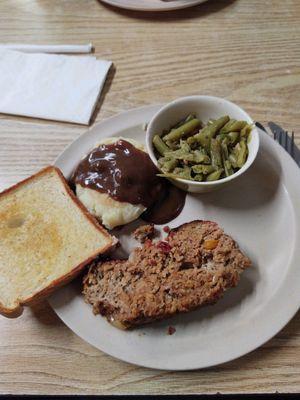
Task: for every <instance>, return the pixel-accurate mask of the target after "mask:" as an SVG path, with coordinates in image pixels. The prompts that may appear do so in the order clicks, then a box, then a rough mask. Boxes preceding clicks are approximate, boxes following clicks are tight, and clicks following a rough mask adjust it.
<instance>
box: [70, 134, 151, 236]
mask: <svg viewBox="0 0 300 400" xmlns="http://www.w3.org/2000/svg"><path fill="white" fill-rule="evenodd" d="M120 139H123V140H126V141H127V142H129V143H131V144H132V145H134V146H135V147H136V148H138V149H139V150H142V151H145V148H144V146H143V145H142V144H140V143H139V142H137V141H135V140H133V139H127V138H122V137H118V138H116V137H111V138H106V139H103V140H102V141H101V142H99V143H97V145H96V146H95V147H97V146H99V145H100V144H111V143H115V142H117V141H118V140H120ZM76 195H77V197H78V199H79V200H80V201H81V202H82V203H83V204H84V205H85V207H86V208H87V209H88V210H89V212H90V213H91V214H92V215H94V216H95V217H97V218H98V219H99V220H101V221H102V224H103V225H104V226H105V227H106V228H107V229H113V228H115V227H116V226H120V225H125V224H128V223H129V222H132V221H134V220H135V219H137V218H139V216H140V215H141V214H142V213H143V212H144V211H145V210H146V207H144V206H143V205H142V204H130V203H126V202H120V201H117V200H115V199H113V198H112V197H110V196H109V195H108V194H107V193H101V192H98V191H97V190H94V189H89V188H86V187H82V186H81V185H79V184H77V185H76Z"/></svg>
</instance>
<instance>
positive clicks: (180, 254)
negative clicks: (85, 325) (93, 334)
mask: <svg viewBox="0 0 300 400" xmlns="http://www.w3.org/2000/svg"><path fill="white" fill-rule="evenodd" d="M250 265H251V262H250V260H249V259H248V258H247V257H246V256H245V255H244V254H243V253H242V252H241V251H240V250H239V248H238V246H237V244H236V242H235V241H234V240H233V239H232V238H231V237H230V236H228V235H226V234H224V232H223V230H222V229H221V228H220V227H219V226H218V225H217V224H216V223H214V222H210V221H193V222H189V223H187V224H183V225H181V226H179V227H178V228H176V229H173V230H171V231H170V232H169V234H168V236H167V238H166V239H165V240H164V241H160V242H153V241H150V240H148V241H146V242H145V244H144V245H143V246H142V247H140V248H136V249H135V250H134V251H133V252H132V254H131V255H130V257H129V259H128V260H111V261H103V262H101V261H100V262H95V263H94V264H92V265H91V267H90V269H89V272H88V273H87V275H86V276H85V277H84V289H83V294H84V297H85V300H86V302H88V303H90V304H91V305H92V306H93V312H94V314H101V315H103V316H105V317H106V318H107V319H108V320H109V321H110V322H111V323H113V324H114V325H115V326H117V327H119V328H123V329H127V328H133V327H135V326H138V325H141V324H145V323H148V322H152V321H155V320H160V319H164V318H167V317H170V316H172V315H174V314H176V313H179V312H187V311H191V310H194V309H195V308H197V307H199V306H202V305H205V304H212V303H215V302H216V301H217V300H218V299H219V298H220V297H221V296H222V294H223V293H224V291H225V290H226V289H227V288H230V287H234V286H236V285H237V283H238V281H239V276H240V273H241V272H242V271H243V270H244V269H245V268H247V267H249V266H250Z"/></svg>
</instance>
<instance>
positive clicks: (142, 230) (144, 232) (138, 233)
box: [133, 224, 155, 243]
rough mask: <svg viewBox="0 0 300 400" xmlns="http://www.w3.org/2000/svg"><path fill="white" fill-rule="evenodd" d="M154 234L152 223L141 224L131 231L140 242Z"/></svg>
mask: <svg viewBox="0 0 300 400" xmlns="http://www.w3.org/2000/svg"><path fill="white" fill-rule="evenodd" d="M154 236H155V228H154V225H153V224H147V225H141V226H139V227H138V228H136V230H135V231H134V232H133V237H134V238H135V240H137V241H138V242H140V243H145V242H146V240H147V239H152V238H153V237H154Z"/></svg>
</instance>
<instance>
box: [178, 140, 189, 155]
mask: <svg viewBox="0 0 300 400" xmlns="http://www.w3.org/2000/svg"><path fill="white" fill-rule="evenodd" d="M179 148H180V149H182V150H183V151H184V152H185V153H188V152H190V151H191V148H190V146H189V145H188V143H187V141H186V140H182V139H181V140H180V143H179Z"/></svg>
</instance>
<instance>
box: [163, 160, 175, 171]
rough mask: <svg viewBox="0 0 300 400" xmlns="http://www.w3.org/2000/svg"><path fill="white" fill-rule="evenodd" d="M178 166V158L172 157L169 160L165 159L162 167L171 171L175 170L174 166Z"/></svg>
mask: <svg viewBox="0 0 300 400" xmlns="http://www.w3.org/2000/svg"><path fill="white" fill-rule="evenodd" d="M177 166H178V160H175V159H171V160H168V161H165V162H164V163H163V164H162V165H161V169H162V170H163V171H166V172H171V171H173V169H174V168H176V167H177Z"/></svg>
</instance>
